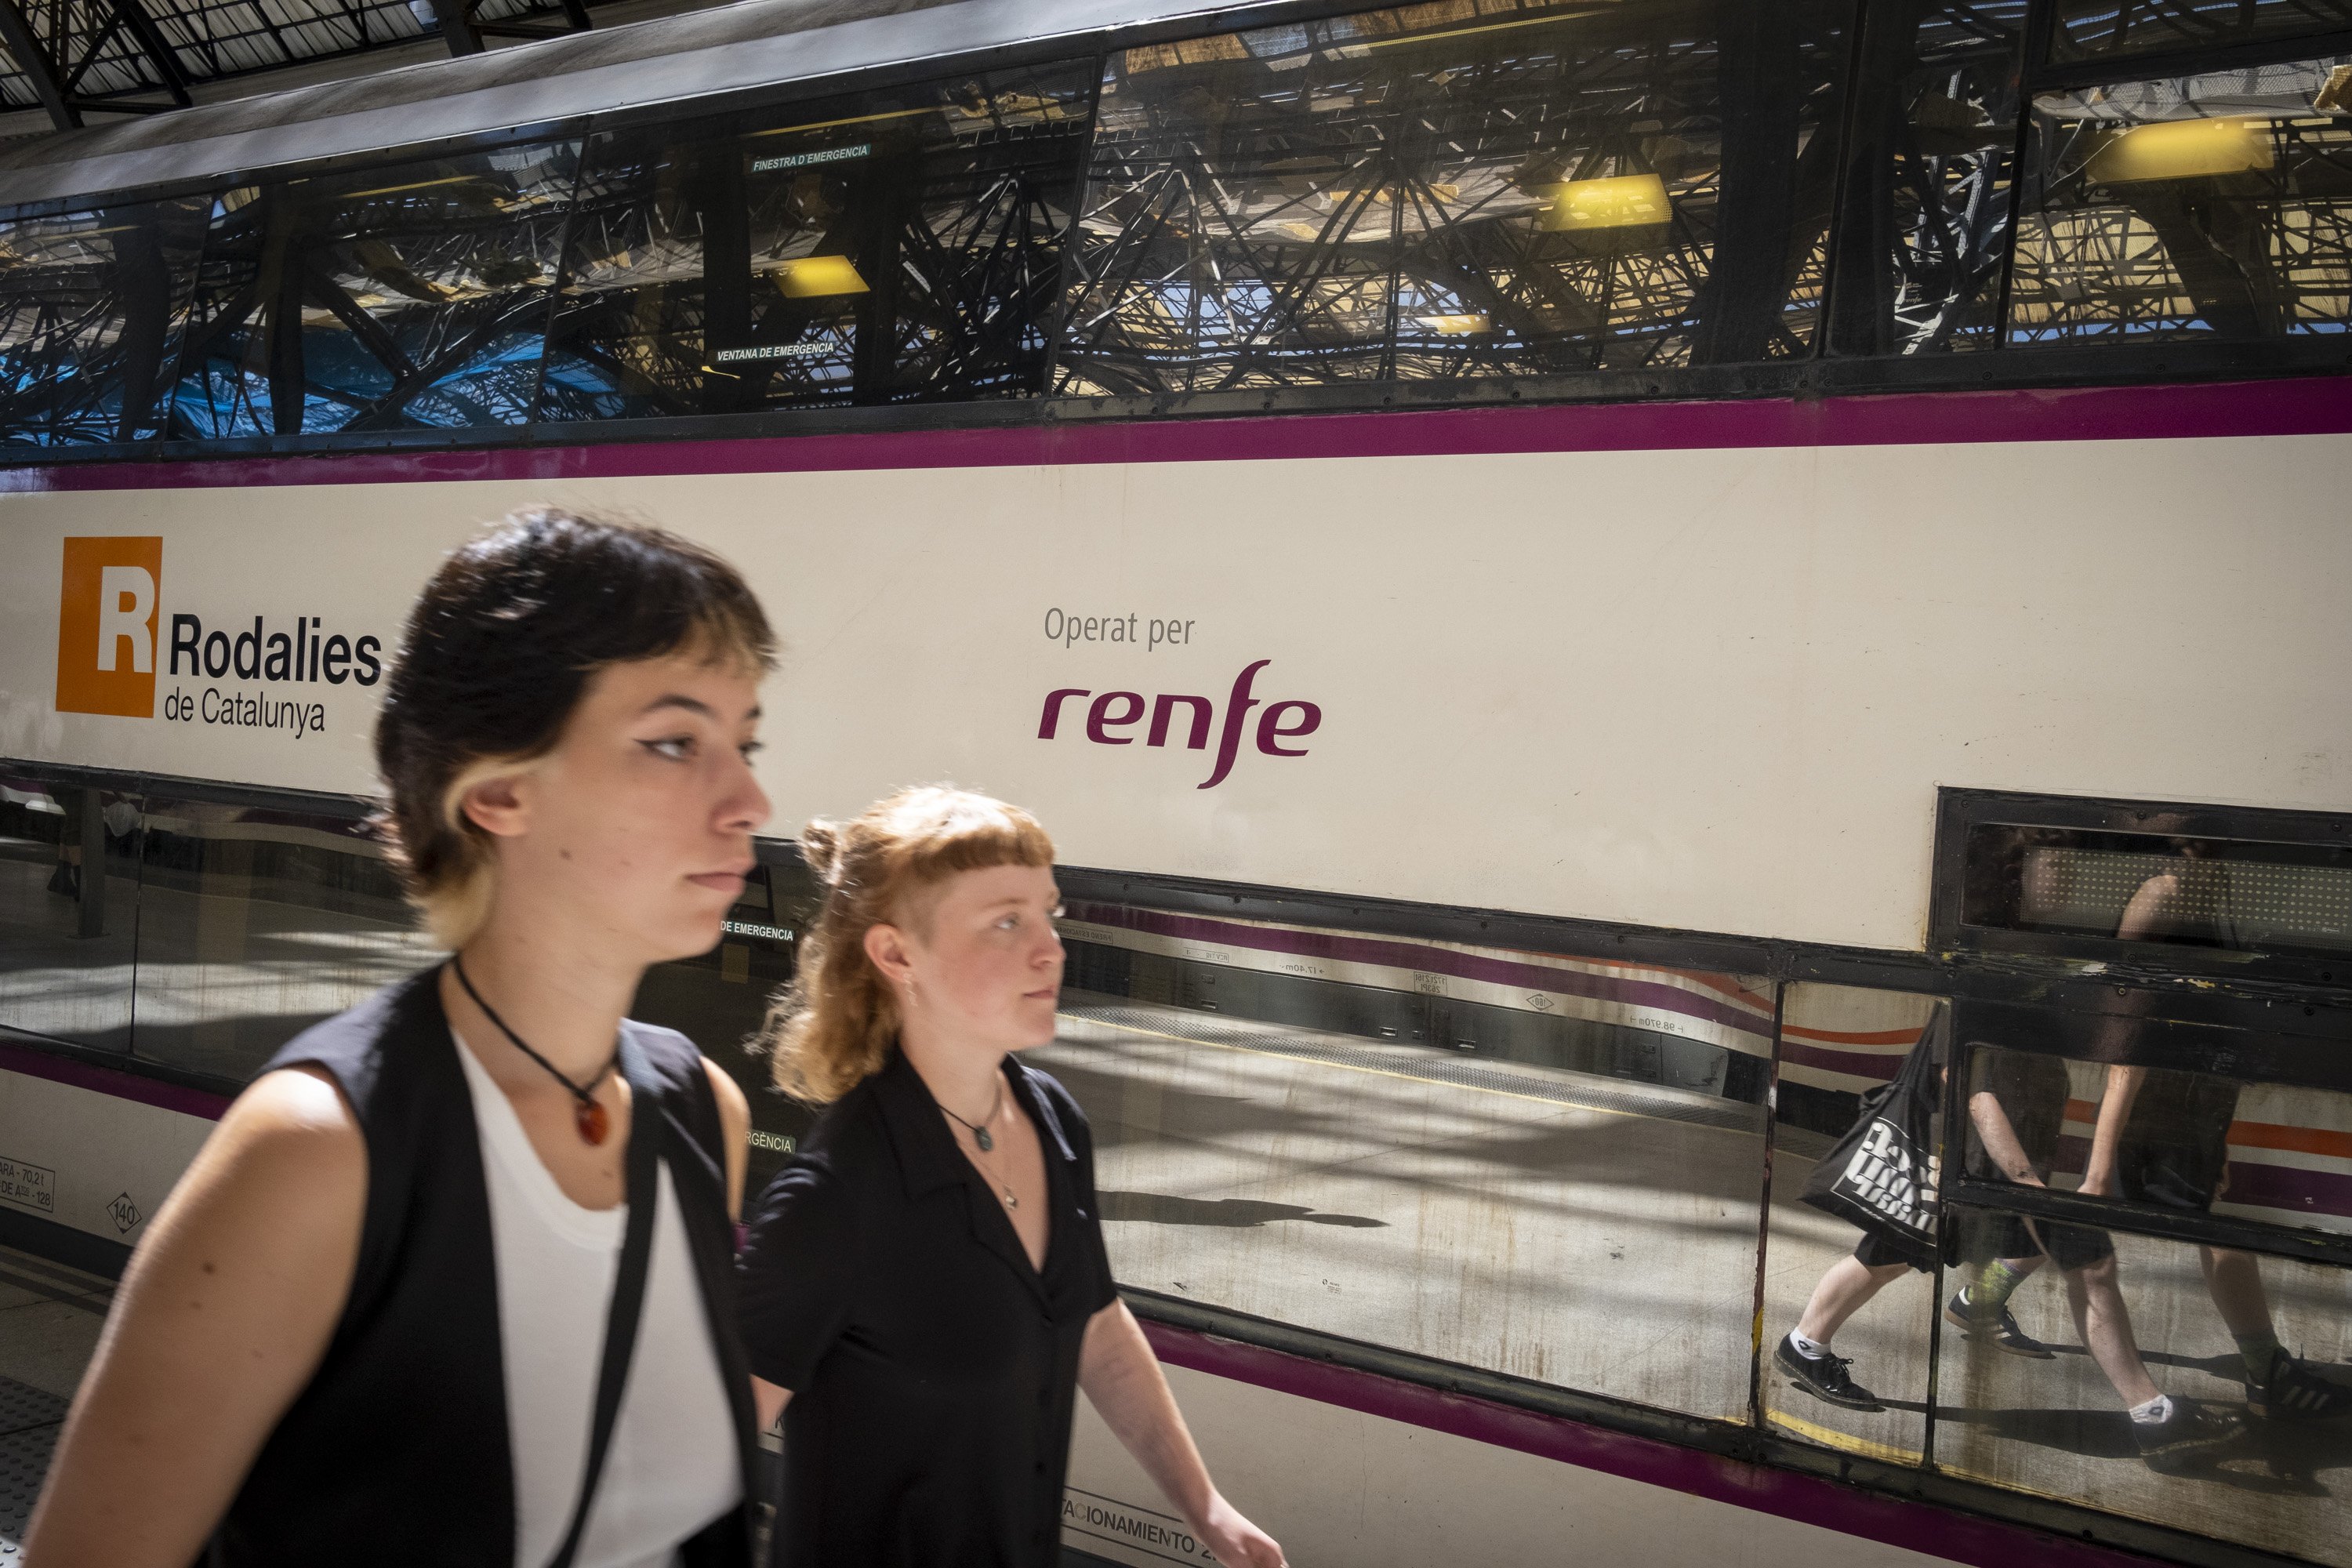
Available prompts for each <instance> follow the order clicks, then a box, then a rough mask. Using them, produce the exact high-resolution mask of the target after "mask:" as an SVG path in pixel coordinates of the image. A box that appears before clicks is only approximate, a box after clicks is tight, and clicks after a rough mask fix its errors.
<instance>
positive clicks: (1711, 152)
mask: <svg viewBox="0 0 2352 1568" xmlns="http://www.w3.org/2000/svg"><path fill="white" fill-rule="evenodd" d="M1850 9H1851V7H1849V6H1847V5H1841V4H1834V3H1832V0H1790V3H1789V4H1784V5H1743V6H1730V7H1724V6H1717V5H1712V4H1699V3H1697V0H1664V3H1658V4H1649V5H1639V6H1631V5H1629V6H1618V5H1609V6H1593V5H1582V4H1574V5H1570V4H1566V3H1563V0H1509V3H1503V4H1495V3H1486V4H1478V5H1473V4H1471V3H1469V0H1442V3H1439V4H1433V5H1412V6H1407V7H1402V8H1400V9H1396V10H1390V11H1375V12H1369V13H1365V14H1363V15H1360V16H1348V17H1340V18H1338V19H1334V20H1328V21H1313V22H1306V23H1300V24H1296V25H1292V26H1276V27H1270V28H1265V29H1262V30H1258V31H1253V32H1246V33H1236V34H1228V35H1225V36H1223V37H1209V38H1202V39H1195V40H1191V41H1187V42H1183V43H1174V44H1161V45H1152V46H1149V47H1140V48H1134V49H1129V50H1127V51H1125V52H1124V53H1122V54H1119V55H1116V56H1114V57H1112V58H1111V59H1110V60H1109V61H1108V65H1107V68H1106V74H1105V78H1104V84H1103V96H1102V101H1101V105H1100V108H1099V110H1098V111H1097V133H1096V140H1095V145H1094V150H1093V153H1092V154H1091V159H1090V163H1089V167H1088V172H1087V188H1086V195H1085V198H1084V205H1083V207H1082V210H1081V214H1080V217H1079V238H1078V240H1077V242H1076V257H1075V266H1074V274H1073V275H1074V279H1075V281H1074V283H1073V289H1072V294H1071V298H1070V300H1069V303H1068V305H1067V307H1066V310H1065V316H1064V328H1063V342H1062V345H1061V350H1060V359H1059V370H1058V384H1059V387H1060V390H1062V391H1063V392H1065V393H1073V394H1097V395H1099V394H1109V395H1145V394H1162V393H1185V392H1202V391H1213V390H1217V389H1220V388H1273V387H1281V386H1290V385H1299V384H1329V383H1345V382H1349V381H1357V380H1363V379H1375V378H1378V379H1385V378H1414V379H1421V378H1440V379H1443V378H1452V377H1465V376H1489V375H1503V374H1543V373H1549V372H1570V371H1582V370H1591V369H1642V368H1647V367H1662V366H1672V365H1685V364H1694V363H1711V362H1727V361H1747V360H1759V359H1769V358H1777V357H1781V356H1787V355H1794V354H1801V353H1804V352H1806V348H1807V345H1808V344H1809V343H1810V342H1811V336H1812V329H1813V320H1814V315H1815V312H1816V310H1817V307H1818V304H1819V295H1820V287H1821V278H1822V267H1823V258H1824V247H1825V243H1826V232H1827V228H1828V221H1829V214H1830V207H1831V193H1832V186H1833V184H1834V182H1835V177H1836V163H1835V157H1836V154H1835V149H1834V145H1833V143H1834V142H1835V136H1834V134H1833V130H1834V127H1835V126H1836V124H1837V122H1838V115H1839V110H1838V103H1839V98H1840V87H1841V82H1842V75H1843V61H1844V58H1845V56H1846V54H1847V52H1848V45H1847V42H1846V40H1845V38H1844V36H1843V34H1844V31H1845V27H1844V23H1845V19H1846V17H1847V16H1848V13H1849V11H1850Z"/></svg>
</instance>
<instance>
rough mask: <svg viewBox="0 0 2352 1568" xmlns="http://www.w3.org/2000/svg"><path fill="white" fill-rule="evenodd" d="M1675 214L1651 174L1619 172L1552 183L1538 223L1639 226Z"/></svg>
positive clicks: (1661, 183) (1559, 226) (1549, 225)
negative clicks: (1590, 178)
mask: <svg viewBox="0 0 2352 1568" xmlns="http://www.w3.org/2000/svg"><path fill="white" fill-rule="evenodd" d="M1673 216H1675V205H1674V203H1673V201H1672V200H1670V199H1669V198H1668V197H1667V195H1666V183H1665V181H1664V180H1662V179H1660V178H1658V176H1657V175H1655V174H1619V175H1617V176H1615V177H1614V178H1612V179H1605V180H1570V181H1569V182H1568V183H1567V184H1561V185H1554V186H1553V187H1552V191H1551V205H1549V206H1548V207H1546V208H1544V209H1543V212H1542V215H1541V221H1542V226H1544V227H1545V228H1547V229H1550V230H1553V231H1554V232H1558V231H1559V230H1561V229H1571V228H1642V227H1646V226H1653V225H1656V224H1662V223H1664V222H1666V221H1668V220H1669V219H1671V218H1672V217H1673Z"/></svg>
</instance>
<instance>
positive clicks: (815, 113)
mask: <svg viewBox="0 0 2352 1568" xmlns="http://www.w3.org/2000/svg"><path fill="white" fill-rule="evenodd" d="M1093 92H1094V71H1093V68H1092V65H1091V64H1090V63H1089V64H1086V65H1069V66H1049V67H1042V68H1035V69H1029V70H1020V71H1010V72H1003V73H998V74H994V75H986V76H974V77H961V78H957V79H953V80H950V81H944V82H935V83H932V84H929V85H928V86H925V87H921V88H916V89H906V90H903V91H895V92H887V93H877V94H868V95H865V96H862V97H859V98H856V99H853V100H833V101H828V102H818V103H802V104H795V105H794V106H793V108H792V110H791V111H790V112H789V113H787V114H785V115H783V116H782V117H779V116H777V115H775V114H772V113H771V114H769V115H766V116H764V117H763V118H761V119H758V120H751V119H746V118H742V117H730V118H729V119H726V120H720V121H703V122H701V123H699V124H696V125H689V126H685V127H679V126H662V127H656V128H652V129H647V130H641V131H629V132H613V133H608V134H605V135H602V136H599V137H598V138H597V139H596V141H595V142H594V144H593V149H592V152H591V155H590V160H589V162H590V172H589V174H588V177H587V179H586V181H585V183H584V184H583V188H582V192H581V199H580V206H579V214H578V218H577V221H576V223H575V225H574V226H573V229H572V242H571V246H570V253H569V256H568V258H567V261H566V265H565V268H564V279H563V289H562V294H563V304H562V311H561V313H560V314H559V316H558V317H557V320H556V322H555V327H554V332H553V344H552V348H551V358H550V361H549V369H548V376H547V394H546V401H545V405H544V414H543V416H544V417H546V418H548V419H552V420H562V419H610V418H635V417H646V416H662V415H680V414H701V413H728V412H734V411H740V410H746V409H758V408H768V407H777V406H784V405H803V404H811V403H816V404H827V403H889V402H905V401H920V400H927V399H940V398H985V397H997V396H1007V395H1034V394H1035V393H1036V392H1037V390H1038V389H1039V387H1040V385H1041V383H1042V377H1043V374H1044V364H1045V347H1046V337H1047V327H1046V321H1047V318H1048V315H1049V312H1050V311H1051V310H1052V306H1053V301H1054V295H1055V288H1056V286H1057V284H1058V282H1059V278H1060V271H1061V253H1062V241H1063V237H1064V234H1065V232H1066V229H1067V227H1068V225H1069V214H1070V207H1071V201H1072V187H1073V185H1074V184H1075V182H1076V174H1077V163H1078V159H1079V156H1080V153H1081V148H1082V146H1083V143H1084V141H1085V135H1086V127H1087V111H1088V109H1089V107H1090V104H1091V101H1092V98H1093Z"/></svg>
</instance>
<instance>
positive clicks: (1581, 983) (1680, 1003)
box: [1070, 904, 1772, 1050]
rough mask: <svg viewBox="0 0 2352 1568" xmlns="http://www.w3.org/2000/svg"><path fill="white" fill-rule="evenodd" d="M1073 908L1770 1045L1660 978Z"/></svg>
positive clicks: (1734, 1014)
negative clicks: (1714, 1028) (1672, 1018)
mask: <svg viewBox="0 0 2352 1568" xmlns="http://www.w3.org/2000/svg"><path fill="white" fill-rule="evenodd" d="M1070 912H1071V914H1072V916H1073V917H1074V918H1076V919H1078V920H1081V921H1092V922H1093V923H1095V924H1096V925H1107V926H1122V927H1125V928H1126V929H1127V930H1129V931H1147V932H1150V934H1152V935H1154V936H1167V937H1181V938H1182V939H1184V940H1186V941H1188V942H1220V943H1223V945H1225V946H1227V947H1247V948H1255V949H1256V950H1257V951H1259V952H1289V953H1297V955H1299V956H1300V957H1302V958H1324V959H1329V960H1331V961H1333V962H1335V963H1367V964H1373V965H1377V966H1380V967H1381V968H1387V969H1408V970H1415V969H1417V970H1421V971H1423V972H1424V973H1432V974H1451V975H1454V976H1456V977H1457V978H1459V979H1463V980H1481V981H1486V982H1488V983H1490V984H1496V985H1508V986H1511V987H1513V988H1515V989H1516V988H1520V987H1525V988H1527V989H1528V990H1534V991H1549V992H1552V993H1554V994H1558V995H1562V996H1585V997H1590V998H1591V999H1592V1000H1594V1001H1598V1002H1614V1003H1617V1004H1619V1005H1624V1006H1633V1007H1647V1008H1650V1009H1652V1010H1654V1011H1656V1012H1660V1013H1679V1014H1681V1015H1683V1016H1685V1017H1690V1018H1697V1019H1701V1020H1703V1021H1705V1022H1706V1023H1710V1024H1718V1025H1721V1026H1724V1027H1726V1028H1731V1029H1737V1030H1738V1031H1739V1032H1740V1033H1742V1034H1745V1035H1752V1036H1754V1037H1756V1040H1757V1042H1758V1044H1757V1047H1756V1048H1757V1049H1759V1050H1765V1049H1769V1047H1770V1044H1771V1038H1772V1033H1771V1026H1770V1024H1769V1022H1768V1021H1767V1020H1764V1019H1761V1018H1759V1017H1758V1016H1756V1015H1754V1014H1753V1013H1748V1012H1743V1011H1741V1010H1740V1009H1739V1008H1738V1007H1735V1006H1733V1005H1730V1004H1729V1003H1727V1002H1719V1001H1717V1000H1715V999H1714V998H1712V997H1708V996H1704V995H1699V994H1694V993H1692V992H1688V991H1685V990H1684V989H1682V988H1681V987H1680V986H1678V985H1667V984H1662V983H1660V982H1658V981H1654V980H1620V979H1615V978H1612V976H1609V975H1605V974H1587V973H1582V972H1580V971H1578V970H1572V969H1552V968H1549V967H1547V966H1545V965H1542V964H1536V963H1514V962H1512V961H1511V960H1509V959H1503V958H1487V957H1483V956H1481V955H1480V954H1477V953H1472V952H1455V951H1454V950H1453V949H1451V948H1442V947H1421V946H1417V945H1415V944H1413V943H1411V942H1389V941H1384V940H1382V939H1380V938H1377V937H1366V936H1349V935H1346V934H1343V933H1341V932H1339V931H1291V930H1286V929H1282V928H1278V927H1268V926H1245V925H1235V924H1233V923H1231V922H1228V921H1213V920H1203V919H1201V918H1199V917H1197V916H1193V915H1172V914H1167V913H1164V912H1162V911H1160V910H1139V909H1132V908H1129V907H1128V906H1126V905H1124V904H1077V905H1073V906H1072V907H1071V910H1070Z"/></svg>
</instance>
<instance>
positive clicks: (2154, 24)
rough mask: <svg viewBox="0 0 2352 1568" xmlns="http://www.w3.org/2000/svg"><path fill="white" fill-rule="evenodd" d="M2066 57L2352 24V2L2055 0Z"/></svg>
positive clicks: (2055, 43)
mask: <svg viewBox="0 0 2352 1568" xmlns="http://www.w3.org/2000/svg"><path fill="white" fill-rule="evenodd" d="M2052 11H2053V17H2052V22H2051V29H2050V30H2051V40H2050V43H2051V54H2052V57H2053V58H2056V59H2061V60H2077V59H2101V58H2116V57H2119V56H2125V55H2152V54H2169V53H2172V52H2174V51H2176V50H2183V49H2200V48H2210V47H2214V46H2216V45H2221V44H2238V43H2247V42H2251V41H2253V40H2256V39H2261V38H2275V37H2289V36H2291V35H2294V34H2297V33H2313V32H2318V31H2321V30H2322V29H2325V28H2329V27H2352V0H2054V4H2053V5H2052Z"/></svg>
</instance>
